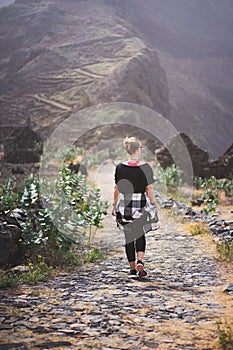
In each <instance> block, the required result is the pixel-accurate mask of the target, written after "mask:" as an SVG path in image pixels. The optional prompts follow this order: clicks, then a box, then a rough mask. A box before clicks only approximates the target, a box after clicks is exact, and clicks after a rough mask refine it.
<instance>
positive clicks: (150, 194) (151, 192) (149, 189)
mask: <svg viewBox="0 0 233 350" xmlns="http://www.w3.org/2000/svg"><path fill="white" fill-rule="evenodd" d="M146 194H147V197H148V198H149V201H150V204H151V205H153V206H155V207H156V203H155V196H154V189H153V186H152V185H148V186H146Z"/></svg>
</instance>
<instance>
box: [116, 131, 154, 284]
mask: <svg viewBox="0 0 233 350" xmlns="http://www.w3.org/2000/svg"><path fill="white" fill-rule="evenodd" d="M124 148H125V150H126V151H127V153H128V155H129V159H128V161H127V162H123V163H120V164H118V165H117V167H116V170H115V187H114V201H113V210H112V215H114V216H116V221H117V225H118V227H119V228H121V229H123V231H124V234H125V252H126V256H127V259H128V262H129V266H130V271H129V277H130V278H137V275H138V276H139V277H144V276H146V275H147V272H146V270H145V268H144V262H143V258H144V253H145V248H146V238H145V232H147V231H149V230H150V228H151V225H150V220H151V219H156V218H157V215H156V209H155V208H156V203H155V198H154V191H153V187H152V184H153V182H154V178H153V171H152V168H151V166H150V165H149V164H148V163H145V162H142V161H140V154H141V148H142V145H141V142H140V141H139V140H138V139H137V138H135V137H130V138H128V137H126V138H125V140H124ZM155 221H156V220H155ZM135 250H136V252H135ZM136 255H137V262H136Z"/></svg>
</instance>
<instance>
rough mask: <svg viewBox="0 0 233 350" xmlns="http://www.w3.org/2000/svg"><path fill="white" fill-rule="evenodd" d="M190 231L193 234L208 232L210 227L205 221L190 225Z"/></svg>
mask: <svg viewBox="0 0 233 350" xmlns="http://www.w3.org/2000/svg"><path fill="white" fill-rule="evenodd" d="M190 233H191V235H192V236H197V235H201V234H206V233H208V228H207V227H206V225H204V224H203V223H197V224H193V225H191V227H190Z"/></svg>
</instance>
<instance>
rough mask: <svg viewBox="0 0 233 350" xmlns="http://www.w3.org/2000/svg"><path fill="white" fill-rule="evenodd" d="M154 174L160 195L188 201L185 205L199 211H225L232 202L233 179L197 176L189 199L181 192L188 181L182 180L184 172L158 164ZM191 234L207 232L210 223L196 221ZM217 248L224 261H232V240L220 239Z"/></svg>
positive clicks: (191, 227) (207, 212) (205, 212)
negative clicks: (184, 182)
mask: <svg viewBox="0 0 233 350" xmlns="http://www.w3.org/2000/svg"><path fill="white" fill-rule="evenodd" d="M154 176H155V179H156V187H157V188H158V192H159V193H160V194H162V195H164V194H166V195H167V196H168V197H171V198H173V199H174V200H176V201H178V202H179V201H181V202H185V201H186V204H188V205H191V206H193V207H196V206H198V208H199V210H200V211H201V212H202V213H204V214H206V215H209V214H213V213H216V212H217V211H220V212H222V211H224V209H225V208H228V207H232V205H233V179H217V178H216V177H214V176H211V177H210V178H208V179H202V178H200V177H195V178H194V182H193V194H192V198H191V199H190V200H189V201H188V202H187V199H186V198H182V197H180V196H179V195H178V187H180V189H181V190H180V191H179V192H180V193H182V187H183V188H184V189H185V184H182V183H181V180H180V179H181V178H182V172H181V170H180V169H179V168H177V167H176V166H175V165H172V166H170V167H168V168H166V169H165V170H163V169H162V168H161V167H160V166H157V167H155V168H154ZM184 192H185V190H184ZM229 216H230V215H229ZM190 233H191V235H193V236H196V235H200V234H207V233H208V225H207V224H206V223H204V222H200V221H198V222H194V223H192V224H191V225H190ZM216 249H217V252H218V255H219V258H220V259H221V260H225V261H233V243H231V242H227V241H219V242H218V243H217V244H216Z"/></svg>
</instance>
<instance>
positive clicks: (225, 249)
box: [216, 241, 233, 261]
mask: <svg viewBox="0 0 233 350" xmlns="http://www.w3.org/2000/svg"><path fill="white" fill-rule="evenodd" d="M216 248H217V252H218V254H219V257H220V259H221V260H228V261H233V243H230V242H226V241H222V242H218V243H217V245H216Z"/></svg>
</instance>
